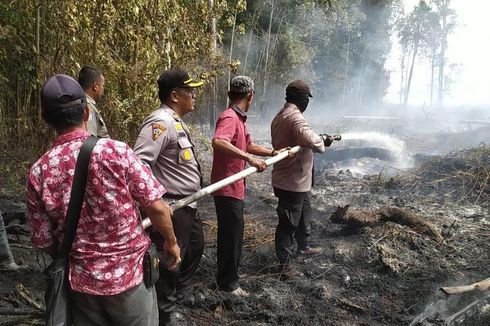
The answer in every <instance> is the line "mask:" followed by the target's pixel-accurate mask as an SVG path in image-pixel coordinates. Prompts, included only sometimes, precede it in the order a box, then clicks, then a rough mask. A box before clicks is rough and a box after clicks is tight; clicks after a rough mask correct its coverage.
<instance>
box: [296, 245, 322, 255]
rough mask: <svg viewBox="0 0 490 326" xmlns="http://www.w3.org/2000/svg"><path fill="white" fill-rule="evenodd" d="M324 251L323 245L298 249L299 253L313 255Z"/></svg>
mask: <svg viewBox="0 0 490 326" xmlns="http://www.w3.org/2000/svg"><path fill="white" fill-rule="evenodd" d="M322 252H323V248H322V247H310V246H308V247H306V248H305V249H298V255H304V256H311V255H316V254H319V253H322Z"/></svg>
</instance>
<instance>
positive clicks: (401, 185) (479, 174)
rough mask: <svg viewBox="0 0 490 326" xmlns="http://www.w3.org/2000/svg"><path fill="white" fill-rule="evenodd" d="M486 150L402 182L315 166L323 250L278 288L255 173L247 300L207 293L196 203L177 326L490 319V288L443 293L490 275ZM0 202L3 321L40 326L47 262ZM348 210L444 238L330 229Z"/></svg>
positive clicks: (432, 165) (209, 245)
mask: <svg viewBox="0 0 490 326" xmlns="http://www.w3.org/2000/svg"><path fill="white" fill-rule="evenodd" d="M489 153H490V148H489V146H488V145H481V146H477V147H474V148H471V149H465V150H462V151H457V152H451V153H449V154H446V155H443V156H434V157H432V156H431V157H427V158H425V160H424V161H423V162H422V163H420V164H419V165H418V166H417V167H415V168H414V169H411V170H409V171H406V172H405V173H402V174H399V175H398V176H386V175H384V174H382V173H380V174H379V175H372V176H364V177H355V176H352V174H351V173H349V171H336V172H335V173H333V172H331V171H330V170H318V171H317V175H318V176H319V177H318V178H317V185H316V187H315V189H314V190H313V192H312V198H313V199H312V202H313V208H314V216H313V222H312V232H313V235H312V242H313V243H312V244H313V245H315V246H321V247H323V248H324V251H323V252H322V253H321V254H319V255H317V256H313V257H301V256H299V257H294V258H293V264H294V265H295V266H296V267H297V268H298V269H299V270H300V271H301V272H303V274H304V276H303V277H298V278H296V279H291V280H287V281H280V280H279V275H278V274H277V273H276V269H275V254H274V243H273V241H274V230H275V225H276V223H277V217H276V214H275V206H276V199H275V197H274V196H273V193H272V189H271V187H270V171H266V172H264V173H262V174H257V175H254V176H251V177H250V178H249V179H248V180H247V185H248V192H247V199H246V203H245V221H246V230H245V242H244V250H243V255H242V265H241V271H240V272H241V274H242V279H241V284H242V287H243V288H244V289H246V290H247V291H249V292H250V293H251V295H250V297H248V298H236V297H234V296H232V295H230V294H227V293H222V292H219V291H216V289H215V283H214V273H215V272H216V227H217V225H216V219H215V213H214V205H213V202H212V200H210V199H203V200H201V201H200V202H199V205H200V214H201V217H202V219H203V222H204V226H205V233H206V247H205V252H204V255H203V258H202V261H201V266H200V268H199V270H198V272H197V275H196V277H195V282H194V284H193V285H192V286H191V287H190V288H189V289H188V290H187V291H186V292H185V295H184V296H183V298H182V300H181V301H180V303H179V308H178V311H179V312H180V313H181V315H182V319H181V320H180V321H178V322H177V324H180V325H226V324H235V325H411V324H412V325H443V324H444V323H447V324H449V325H456V324H458V325H488V324H490V317H489V316H490V313H489V312H488V311H489V309H488V307H489V304H490V299H489V297H488V292H486V293H470V294H464V295H451V296H447V295H445V294H443V293H442V292H441V291H440V290H439V288H440V287H442V286H452V285H460V284H467V283H473V282H476V281H479V280H482V279H484V278H487V277H489V272H490V271H489V268H488V266H489V265H490V241H489V240H490V205H489V198H490V189H489V185H488V178H489V175H490V174H489V173H490V162H489ZM0 197H1V200H0V204H1V205H2V206H0V208H1V209H2V211H5V213H6V214H5V217H6V220H7V223H8V225H9V229H8V231H9V239H10V243H11V245H12V249H13V253H14V255H15V258H16V260H17V261H18V262H19V263H22V264H24V265H27V266H28V268H27V269H25V270H23V271H21V272H4V271H3V272H1V273H0V312H1V314H2V315H1V317H0V325H17V324H19V325H20V324H23V325H33V324H42V314H41V311H42V307H41V308H39V307H37V306H36V304H38V303H41V302H42V294H43V287H44V282H43V278H42V275H41V270H42V269H43V266H44V265H45V263H46V262H47V261H43V256H40V255H38V253H37V251H36V250H34V249H33V248H32V247H31V246H30V243H29V241H28V237H27V235H26V230H27V229H26V227H25V220H24V219H23V209H24V208H23V205H22V196H21V195H19V194H13V193H11V192H9V191H3V192H2V193H1V194H0ZM346 204H350V205H351V207H352V208H357V209H363V210H377V209H383V208H387V207H396V208H398V209H401V210H404V211H406V212H410V213H412V214H416V215H417V216H420V217H421V218H423V220H424V221H425V222H426V223H429V224H430V225H432V226H433V227H434V228H435V229H436V230H438V231H439V232H440V234H441V236H442V240H440V239H438V240H437V239H435V238H434V237H432V236H430V235H429V234H426V233H423V232H418V231H417V229H414V228H412V227H411V226H410V225H403V224H400V223H397V222H396V221H385V222H384V223H375V224H372V225H367V226H360V227H351V226H349V225H344V224H336V223H333V222H332V220H331V218H330V217H331V215H332V213H333V212H334V211H335V210H336V209H337V206H342V205H346ZM19 284H21V285H23V286H24V287H25V289H22V288H21V287H20V286H19ZM485 296H486V297H485ZM478 300H479V301H478ZM475 302H477V303H475ZM470 304H473V305H472V306H471V307H469V308H468V306H469V305H470ZM463 310H464V311H463ZM9 314H10V315H9Z"/></svg>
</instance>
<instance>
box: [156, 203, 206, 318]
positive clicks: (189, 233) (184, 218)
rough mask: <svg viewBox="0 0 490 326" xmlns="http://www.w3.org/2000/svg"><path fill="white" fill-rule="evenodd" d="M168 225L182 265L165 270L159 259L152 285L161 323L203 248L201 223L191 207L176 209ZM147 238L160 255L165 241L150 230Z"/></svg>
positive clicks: (185, 284)
mask: <svg viewBox="0 0 490 326" xmlns="http://www.w3.org/2000/svg"><path fill="white" fill-rule="evenodd" d="M172 223H173V227H174V233H175V236H176V238H177V244H178V245H179V247H180V257H181V258H182V263H181V265H180V267H179V269H178V270H177V271H169V270H168V269H167V268H166V266H165V264H164V263H163V259H160V278H159V279H158V281H157V282H156V283H155V289H156V291H157V299H158V310H159V312H160V320H163V319H164V318H163V317H164V315H168V314H170V312H172V310H173V309H174V308H175V302H176V301H177V291H180V290H182V289H183V288H184V287H186V286H188V285H189V284H190V281H191V278H192V276H193V275H194V273H195V272H196V270H197V267H198V266H199V262H200V261H201V256H202V252H203V249H204V234H203V231H202V221H201V218H200V217H199V215H198V214H197V210H196V209H195V208H191V207H189V206H186V207H184V208H181V209H178V210H176V211H175V212H174V214H173V216H172ZM151 238H152V241H153V242H154V243H155V244H156V245H157V248H158V250H159V251H160V255H162V256H163V244H164V242H165V240H164V238H163V236H162V235H161V234H160V233H158V232H157V231H153V232H152V233H151ZM160 258H163V257H160Z"/></svg>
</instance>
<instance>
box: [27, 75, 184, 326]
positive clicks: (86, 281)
mask: <svg viewBox="0 0 490 326" xmlns="http://www.w3.org/2000/svg"><path fill="white" fill-rule="evenodd" d="M41 109H42V116H43V119H44V120H45V121H46V122H47V123H48V124H49V125H51V126H53V127H54V128H55V129H56V132H57V138H56V139H55V141H54V142H53V145H52V148H51V149H50V150H49V151H48V152H46V153H45V154H44V155H43V156H42V157H41V158H40V159H39V160H38V161H37V162H36V163H35V164H34V165H33V166H32V168H31V170H30V172H29V175H28V179H27V188H26V195H27V207H28V213H29V224H30V232H31V240H32V242H33V244H34V245H35V246H36V247H38V248H40V249H43V250H45V251H46V252H48V253H49V254H50V255H51V256H53V257H54V256H55V255H56V251H57V250H58V249H59V246H60V245H61V243H62V241H63V235H64V231H65V217H66V211H67V208H68V203H69V201H70V198H69V197H70V190H71V187H72V183H73V176H74V170H75V165H76V161H77V156H78V152H79V150H80V147H81V146H82V143H83V142H84V140H85V139H86V138H87V137H89V136H90V135H89V133H88V132H87V131H86V130H85V129H84V122H86V121H87V119H88V116H89V108H88V106H87V101H86V98H85V94H84V92H83V90H82V88H81V86H80V85H79V84H78V82H77V81H75V80H74V79H73V78H71V77H69V76H66V75H55V76H54V77H52V78H50V79H49V80H48V81H47V82H46V83H45V84H44V85H43V87H42V89H41ZM165 192H166V190H165V189H164V188H163V187H162V186H161V185H160V184H159V183H158V181H157V180H156V179H155V178H154V177H153V175H152V173H151V171H150V170H149V168H147V167H146V166H145V165H144V164H142V163H141V161H140V160H139V159H138V157H137V156H136V154H135V153H134V152H133V151H132V150H131V149H130V148H129V146H128V145H126V144H124V143H122V142H118V141H114V140H111V139H101V140H99V142H98V143H97V145H96V146H95V148H94V149H93V152H92V154H91V157H90V161H89V168H88V176H87V187H86V194H85V199H84V203H83V206H82V210H81V213H80V220H79V224H78V228H77V230H76V233H75V238H74V240H73V245H72V248H71V251H70V254H69V262H70V264H69V279H70V285H71V289H72V295H71V298H70V300H72V305H71V306H72V308H73V318H74V324H75V325H158V309H157V302H156V293H155V289H154V287H150V288H146V287H145V285H144V283H143V265H142V262H143V256H144V253H145V251H146V250H147V248H148V247H149V246H150V243H151V242H150V239H149V237H148V236H147V234H146V233H145V231H144V229H143V227H142V226H141V217H140V214H139V207H141V208H143V209H145V211H146V212H147V213H148V215H149V217H150V219H151V221H152V224H153V225H154V226H155V227H156V228H157V230H159V231H160V232H161V233H162V235H163V236H164V237H165V239H166V241H165V250H166V251H167V254H168V255H170V256H171V257H173V258H174V259H175V265H177V262H178V260H180V257H179V255H180V250H179V247H178V245H177V243H176V239H175V235H174V232H173V228H172V221H171V214H172V212H171V209H170V207H169V206H168V205H167V204H165V203H164V202H163V200H162V199H161V197H162V195H163V194H164V193H165Z"/></svg>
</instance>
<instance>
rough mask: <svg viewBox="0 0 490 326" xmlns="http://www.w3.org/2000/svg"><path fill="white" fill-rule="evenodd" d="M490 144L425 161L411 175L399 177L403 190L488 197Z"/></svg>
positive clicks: (463, 198) (461, 197) (479, 198)
mask: <svg viewBox="0 0 490 326" xmlns="http://www.w3.org/2000/svg"><path fill="white" fill-rule="evenodd" d="M489 179H490V145H481V146H479V147H475V148H470V149H465V150H461V151H457V152H451V153H448V154H447V155H444V156H438V157H435V158H433V159H431V160H428V161H426V162H424V163H423V164H422V165H421V166H420V167H418V168H417V169H415V170H413V171H412V173H411V174H408V175H404V176H401V177H399V178H398V181H400V182H401V183H402V184H403V185H404V186H403V188H402V189H403V190H405V192H407V193H408V192H413V191H415V190H427V189H429V190H431V189H433V190H436V191H438V192H440V193H442V194H444V195H445V196H450V197H451V198H452V199H454V200H456V201H458V202H463V201H470V202H473V203H475V204H476V203H485V202H487V203H488V202H489V200H490V186H489V182H488V181H489Z"/></svg>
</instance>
